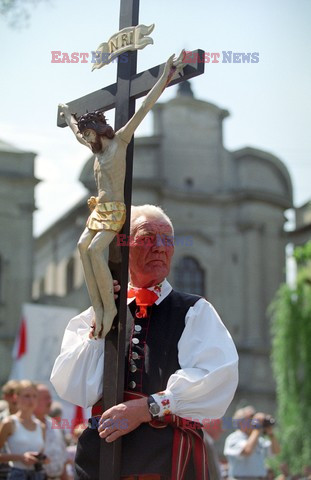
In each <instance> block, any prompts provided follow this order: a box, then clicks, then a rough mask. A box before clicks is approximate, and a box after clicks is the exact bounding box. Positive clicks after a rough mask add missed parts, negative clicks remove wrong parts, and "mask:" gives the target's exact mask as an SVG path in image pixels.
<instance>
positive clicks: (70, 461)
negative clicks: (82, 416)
mask: <svg viewBox="0 0 311 480" xmlns="http://www.w3.org/2000/svg"><path fill="white" fill-rule="evenodd" d="M85 428H86V425H84V424H83V423H80V424H79V425H77V426H76V427H75V429H74V431H73V432H72V437H71V444H70V445H68V447H67V449H66V450H67V477H68V480H73V479H74V469H73V465H74V462H75V456H76V450H77V443H78V440H79V437H80V435H81V433H82V432H83V431H84V430H85Z"/></svg>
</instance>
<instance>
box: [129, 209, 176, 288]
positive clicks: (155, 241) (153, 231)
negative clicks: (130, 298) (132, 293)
mask: <svg viewBox="0 0 311 480" xmlns="http://www.w3.org/2000/svg"><path fill="white" fill-rule="evenodd" d="M173 253H174V245H173V231H172V228H171V226H170V225H169V224H168V223H167V221H166V220H165V219H163V218H147V217H145V216H141V217H139V218H138V219H137V220H136V222H135V225H134V228H133V229H132V234H131V241H130V279H131V284H132V285H133V286H134V287H151V286H152V285H156V284H157V283H160V282H162V281H163V280H164V278H165V277H166V276H167V275H168V274H169V272H170V266H171V259H172V256H173Z"/></svg>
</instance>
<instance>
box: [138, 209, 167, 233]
mask: <svg viewBox="0 0 311 480" xmlns="http://www.w3.org/2000/svg"><path fill="white" fill-rule="evenodd" d="M140 217H147V218H148V219H152V218H160V219H161V220H164V221H165V222H167V223H168V224H169V225H170V227H171V228H172V231H173V234H174V227H173V224H172V221H171V219H170V218H169V216H168V215H166V213H165V212H164V210H162V208H161V207H158V206H157V205H149V204H146V205H138V206H135V205H132V207H131V228H130V231H131V233H132V232H133V229H134V228H135V224H136V222H137V220H138V219H139V218H140Z"/></svg>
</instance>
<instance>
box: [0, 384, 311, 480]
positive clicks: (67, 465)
mask: <svg viewBox="0 0 311 480" xmlns="http://www.w3.org/2000/svg"><path fill="white" fill-rule="evenodd" d="M2 397H3V400H2V403H1V405H0V448H1V450H0V480H26V479H27V480H52V479H54V480H73V478H74V468H73V465H74V458H75V453H76V445H77V441H78V438H79V436H80V434H81V433H82V432H83V430H84V429H85V425H83V424H81V425H77V426H76V427H75V428H74V430H73V432H72V433H71V434H68V431H66V433H65V430H62V429H61V428H59V429H58V428H54V427H55V421H56V419H57V418H58V417H60V416H61V410H60V408H59V406H56V405H55V406H54V407H53V403H52V397H51V393H50V391H49V388H48V387H47V386H46V385H44V384H40V383H37V384H35V383H33V382H31V381H29V380H21V381H16V380H9V381H8V382H7V383H6V384H5V385H4V386H3V387H2ZM53 419H54V421H53ZM233 425H235V427H236V430H235V431H234V432H233V433H231V434H230V435H228V436H227V438H226V441H225V447H224V456H222V457H221V459H220V461H219V464H218V466H217V465H214V466H213V470H212V471H213V474H212V475H211V472H210V475H211V479H210V480H219V479H228V480H235V479H241V478H243V479H244V480H247V479H255V478H261V479H265V480H311V466H310V465H308V466H305V468H304V471H303V472H301V474H292V473H291V472H290V469H289V467H288V465H287V463H281V464H280V465H279V469H278V472H276V471H273V469H271V468H269V467H267V464H266V459H267V458H268V457H269V455H271V454H278V453H279V452H280V446H279V443H278V441H277V439H276V436H275V433H274V421H273V419H272V417H271V416H270V415H266V414H264V413H260V412H256V411H255V409H254V408H253V407H251V406H247V407H244V408H241V409H239V410H237V411H236V413H235V414H234V416H233ZM216 427H217V428H216ZM216 430H217V432H216ZM207 432H209V433H207ZM221 432H222V433H223V434H224V431H222V429H221V422H217V423H215V424H214V428H210V429H207V431H206V432H205V433H206V439H205V440H206V441H208V442H209V444H210V449H208V451H209V452H210V456H212V455H213V458H214V460H213V462H217V454H216V451H215V448H214V445H213V440H217V439H218V438H219V437H220V435H221ZM215 459H216V460H215ZM194 480H195V479H194Z"/></svg>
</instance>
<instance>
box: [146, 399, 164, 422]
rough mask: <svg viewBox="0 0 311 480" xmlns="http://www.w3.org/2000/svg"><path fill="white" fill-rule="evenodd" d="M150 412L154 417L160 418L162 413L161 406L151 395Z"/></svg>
mask: <svg viewBox="0 0 311 480" xmlns="http://www.w3.org/2000/svg"><path fill="white" fill-rule="evenodd" d="M147 403H148V409H149V413H150V415H151V417H152V419H155V418H158V417H159V413H160V410H161V409H160V406H159V405H158V404H157V402H156V401H155V399H154V398H153V397H152V396H151V395H150V396H149V397H148V399H147Z"/></svg>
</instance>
